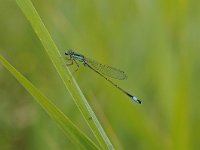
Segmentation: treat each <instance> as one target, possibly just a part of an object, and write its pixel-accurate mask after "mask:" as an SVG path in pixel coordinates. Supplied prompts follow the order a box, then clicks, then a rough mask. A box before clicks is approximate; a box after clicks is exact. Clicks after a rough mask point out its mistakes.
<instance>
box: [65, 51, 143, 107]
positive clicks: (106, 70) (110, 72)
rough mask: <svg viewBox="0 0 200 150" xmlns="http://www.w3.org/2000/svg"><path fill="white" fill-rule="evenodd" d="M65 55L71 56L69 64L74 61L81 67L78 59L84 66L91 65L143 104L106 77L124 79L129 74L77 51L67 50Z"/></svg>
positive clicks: (137, 100) (95, 70)
mask: <svg viewBox="0 0 200 150" xmlns="http://www.w3.org/2000/svg"><path fill="white" fill-rule="evenodd" d="M65 55H67V56H69V58H67V59H68V60H69V61H70V63H69V64H67V65H73V63H75V64H76V65H77V69H78V68H79V64H78V61H79V62H81V63H82V64H83V65H84V66H86V67H89V68H90V69H92V70H93V71H94V72H96V73H98V74H99V75H100V76H102V77H103V78H104V79H106V80H107V81H108V82H110V83H111V84H112V85H114V86H115V87H116V88H118V89H119V90H120V91H121V92H123V93H124V94H126V95H127V96H128V97H130V98H131V99H132V100H134V101H135V102H137V103H139V104H141V101H140V100H139V99H138V98H137V97H135V96H133V95H131V94H129V93H128V92H126V91H125V90H124V89H122V88H121V87H119V86H118V85H117V84H115V83H114V82H112V81H111V80H110V79H108V78H107V77H106V76H108V77H111V78H115V79H119V80H124V79H126V78H127V76H126V74H125V73H124V72H123V71H121V70H119V69H116V68H114V67H110V66H107V65H103V64H101V63H98V62H96V61H94V60H92V59H90V58H86V57H85V56H83V55H81V54H78V53H75V52H73V51H72V50H68V51H67V52H65Z"/></svg>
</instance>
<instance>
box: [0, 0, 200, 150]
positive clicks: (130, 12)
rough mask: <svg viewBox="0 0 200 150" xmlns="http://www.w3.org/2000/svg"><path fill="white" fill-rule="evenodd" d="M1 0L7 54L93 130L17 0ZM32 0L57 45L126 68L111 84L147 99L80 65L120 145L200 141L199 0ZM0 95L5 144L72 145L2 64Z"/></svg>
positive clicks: (2, 47)
mask: <svg viewBox="0 0 200 150" xmlns="http://www.w3.org/2000/svg"><path fill="white" fill-rule="evenodd" d="M0 3H1V5H0V53H1V55H3V56H4V57H6V58H7V59H8V60H9V61H10V62H11V63H12V64H13V65H14V66H15V67H16V68H17V69H18V70H20V72H22V73H23V74H24V75H25V76H26V77H27V78H28V79H29V80H30V81H31V82H33V84H34V85H36V86H37V87H38V88H39V89H40V90H41V91H43V92H44V93H45V95H48V96H49V97H50V98H51V99H54V100H55V101H54V102H55V103H56V104H57V105H58V106H59V107H60V108H61V109H62V110H63V111H64V112H65V113H66V114H67V115H68V116H71V119H72V120H73V121H74V123H75V124H77V126H79V127H80V128H81V129H82V130H83V131H84V132H85V133H87V134H88V135H89V136H90V137H93V135H92V134H91V132H90V130H89V129H88V127H87V125H86V123H85V122H84V120H83V118H82V116H81V114H80V112H79V111H78V109H77V108H76V106H75V104H74V103H73V101H72V99H71V97H70V96H69V93H67V92H66V90H65V88H64V86H63V85H62V82H61V80H60V78H59V76H58V75H57V73H56V72H55V69H54V68H53V66H52V64H51V62H50V60H49V58H48V57H47V55H46V54H45V53H44V51H43V47H42V46H41V43H40V41H39V40H38V38H37V36H36V35H35V33H34V31H33V30H32V28H31V26H30V24H29V23H28V21H27V20H26V19H25V17H24V16H23V14H22V13H21V11H20V9H19V8H18V7H17V4H16V3H15V1H12V0H1V1H0ZM33 3H34V5H35V7H36V9H37V10H38V12H39V14H40V15H41V17H42V19H43V21H44V22H45V25H46V26H47V28H48V30H49V31H50V33H51V35H52V37H53V39H54V40H55V42H56V44H57V45H58V47H59V49H60V51H61V53H64V51H65V50H66V49H68V48H72V49H74V51H77V52H80V53H82V54H84V55H86V56H88V57H91V58H93V59H96V60H98V61H99V62H103V63H105V64H109V65H112V66H114V67H117V68H120V69H122V70H124V71H125V72H126V73H127V74H128V79H127V80H125V81H115V82H116V83H117V84H118V85H120V86H121V87H123V88H124V89H126V90H127V91H129V92H130V93H133V94H134V95H136V96H137V97H139V98H140V99H141V100H142V102H143V104H142V105H138V104H136V103H134V102H132V101H131V100H130V99H129V98H128V97H126V96H125V95H124V94H122V93H121V92H120V91H118V90H117V89H115V88H114V87H113V86H112V85H110V84H109V83H108V82H106V81H104V79H102V78H101V77H99V76H98V75H96V74H95V73H93V72H92V71H91V70H89V69H87V68H85V67H83V66H81V68H80V70H79V71H78V72H76V73H75V77H76V79H77V81H78V83H79V85H80V86H81V88H82V90H83V92H84V94H85V95H86V97H87V99H88V100H90V102H89V103H90V104H91V106H92V108H93V109H94V111H95V112H96V114H97V116H98V117H99V120H100V121H101V123H102V124H103V126H104V129H105V130H106V132H107V134H108V135H109V137H110V139H111V141H112V143H113V144H114V146H115V147H116V149H139V150H146V149H152V150H155V149H162V150H163V149H176V150H177V149H181V150H184V149H200V144H199V138H200V136H199V135H200V128H199V126H200V110H199V105H200V101H199V97H200V94H199V89H200V80H199V76H200V71H199V70H200V58H199V57H200V42H199V41H200V1H197V0H190V1H187V0H182V1H172V0H170V1H163V0H161V1H159V0H152V1H141V0H134V1H131V0H124V1H114V0H101V1H94V0H85V1H81V0H66V1H65V0H51V1H43V0H37V1H33ZM61 59H62V58H61ZM63 67H65V66H63ZM71 69H72V70H74V69H75V68H74V67H72V68H71ZM89 77H90V78H89ZM0 100H1V105H0V135H1V136H0V149H4V150H10V149H15V150H17V149H20V150H21V149H26V150H35V149H37V150H43V149H52V150H55V149H75V147H74V145H73V144H72V143H70V141H69V140H68V139H67V138H66V137H65V136H64V135H63V133H62V132H61V131H60V129H59V128H58V127H57V126H56V125H55V123H53V122H52V120H50V118H49V117H48V116H47V115H46V114H45V112H44V111H43V110H41V109H40V107H39V106H38V105H37V104H36V103H34V101H33V100H32V97H31V96H30V95H29V94H28V93H27V92H26V91H25V90H24V89H23V88H22V87H21V86H20V84H19V83H18V82H17V81H16V80H15V79H13V77H12V76H11V75H10V74H9V73H8V72H7V71H6V70H5V69H4V68H3V67H2V66H0Z"/></svg>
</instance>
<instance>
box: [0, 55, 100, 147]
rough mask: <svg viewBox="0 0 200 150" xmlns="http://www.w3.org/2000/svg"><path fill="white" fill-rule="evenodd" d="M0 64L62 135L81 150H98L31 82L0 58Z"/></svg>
mask: <svg viewBox="0 0 200 150" xmlns="http://www.w3.org/2000/svg"><path fill="white" fill-rule="evenodd" d="M0 63H2V65H3V66H4V67H5V68H6V69H7V70H8V71H9V72H10V73H11V74H12V75H13V76H14V77H15V78H16V79H17V80H18V81H19V82H20V84H21V85H23V87H24V88H25V89H26V90H27V91H28V92H29V93H30V94H31V95H32V96H33V97H34V99H35V100H36V101H37V102H38V103H39V104H40V105H41V106H42V108H43V109H44V110H45V111H46V112H47V113H48V114H49V116H50V117H51V118H52V119H53V120H54V121H55V122H56V123H57V124H58V125H59V126H60V127H61V128H62V129H63V130H64V133H65V134H66V135H67V136H68V137H69V139H70V140H71V141H72V142H73V143H74V144H75V145H76V146H77V147H79V148H80V147H81V148H83V149H91V150H93V149H98V147H97V146H96V145H95V144H94V143H93V142H92V141H91V140H90V139H89V138H88V137H87V136H86V135H85V134H84V133H83V132H82V131H81V130H80V129H79V128H78V127H76V126H75V125H74V124H73V123H72V121H71V120H70V119H69V118H67V116H65V115H64V113H62V111H60V110H59V109H58V108H57V107H56V106H55V105H54V104H53V103H52V102H51V101H50V100H49V99H48V98H47V97H45V96H44V95H43V94H42V93H41V92H40V91H39V90H38V89H37V88H36V87H34V86H33V85H32V84H31V82H29V81H28V80H27V79H26V78H25V77H24V76H23V75H22V74H20V73H19V72H18V71H17V70H16V69H15V68H14V67H13V66H11V65H10V64H9V63H8V62H7V61H6V60H5V59H4V58H3V57H2V56H0Z"/></svg>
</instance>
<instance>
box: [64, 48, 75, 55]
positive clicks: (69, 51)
mask: <svg viewBox="0 0 200 150" xmlns="http://www.w3.org/2000/svg"><path fill="white" fill-rule="evenodd" d="M73 54H74V52H73V51H72V50H71V49H69V50H68V51H67V52H65V55H73Z"/></svg>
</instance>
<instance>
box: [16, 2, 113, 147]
mask: <svg viewBox="0 0 200 150" xmlns="http://www.w3.org/2000/svg"><path fill="white" fill-rule="evenodd" d="M16 2H17V4H18V5H19V7H20V8H21V10H22V12H23V13H24V15H25V16H26V18H27V19H28V20H29V22H30V23H31V25H32V27H33V29H34V31H35V33H36V34H37V36H38V38H39V39H40V41H41V43H42V44H43V46H44V48H45V50H46V52H47V54H48V55H49V57H50V59H51V61H52V62H53V64H54V66H55V68H56V70H57V71H58V73H59V75H60V77H61V79H62V80H63V82H64V84H65V86H66V88H67V89H68V90H69V93H70V94H71V96H72V97H73V99H74V101H75V103H76V105H77V107H78V108H79V110H80V111H81V113H82V115H83V116H84V118H85V120H86V122H87V123H88V125H89V127H90V128H91V130H92V132H93V134H94V135H95V137H96V139H97V140H98V142H99V144H100V146H101V147H102V148H103V149H114V148H113V145H112V144H111V142H110V140H109V138H108V137H107V135H106V133H105V131H104V130H103V128H102V126H101V124H100V123H99V121H98V119H97V117H96V116H95V113H94V112H93V110H92V109H91V107H90V105H89V104H88V102H87V100H86V98H85V97H84V95H83V93H82V91H81V90H80V88H79V86H78V85H77V83H76V81H75V79H74V78H73V77H72V75H71V73H70V71H69V70H68V69H66V68H64V67H63V65H64V60H63V59H61V55H60V53H59V51H58V49H57V47H56V45H55V43H54V41H53V40H52V38H51V36H50V34H49V32H48V31H47V29H46V27H45V26H44V23H43V22H42V20H41V18H40V16H39V15H38V13H37V11H36V9H35V8H34V6H33V4H32V3H31V1H30V0H16Z"/></svg>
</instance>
